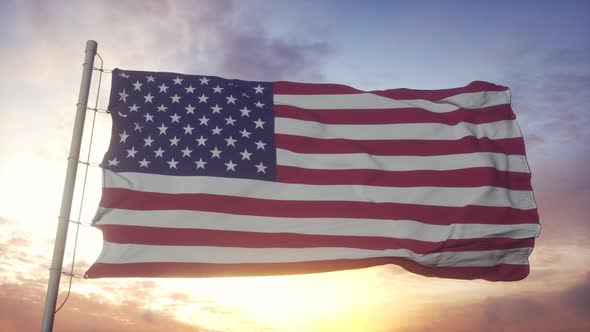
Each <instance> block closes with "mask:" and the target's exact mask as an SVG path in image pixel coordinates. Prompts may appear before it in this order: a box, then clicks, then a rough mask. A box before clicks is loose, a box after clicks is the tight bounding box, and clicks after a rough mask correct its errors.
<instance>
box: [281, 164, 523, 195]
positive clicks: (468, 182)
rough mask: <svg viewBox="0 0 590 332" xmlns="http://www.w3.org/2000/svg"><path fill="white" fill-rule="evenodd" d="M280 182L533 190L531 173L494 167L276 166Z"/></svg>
mask: <svg viewBox="0 0 590 332" xmlns="http://www.w3.org/2000/svg"><path fill="white" fill-rule="evenodd" d="M277 181H279V182H285V183H302V184H316V185H339V184H349V185H368V186H383V187H481V186H492V187H501V188H507V189H511V190H532V188H531V175H530V173H517V172H505V171H499V170H497V169H495V168H492V167H477V168H463V169H456V170H448V171H432V170H425V171H382V170H374V169H342V170H332V169H330V170H326V169H309V168H299V167H293V166H282V165H278V166H277Z"/></svg>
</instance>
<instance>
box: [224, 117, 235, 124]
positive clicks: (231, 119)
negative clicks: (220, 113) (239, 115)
mask: <svg viewBox="0 0 590 332" xmlns="http://www.w3.org/2000/svg"><path fill="white" fill-rule="evenodd" d="M234 122H236V120H234V119H233V118H232V117H231V116H230V117H228V118H225V124H227V125H231V126H233V125H234Z"/></svg>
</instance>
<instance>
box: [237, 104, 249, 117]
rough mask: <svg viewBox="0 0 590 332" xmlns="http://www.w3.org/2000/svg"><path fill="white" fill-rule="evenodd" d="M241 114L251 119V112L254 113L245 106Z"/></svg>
mask: <svg viewBox="0 0 590 332" xmlns="http://www.w3.org/2000/svg"><path fill="white" fill-rule="evenodd" d="M240 112H242V116H247V117H250V112H252V111H251V110H249V109H247V108H246V106H244V108H243V109H241V110H240Z"/></svg>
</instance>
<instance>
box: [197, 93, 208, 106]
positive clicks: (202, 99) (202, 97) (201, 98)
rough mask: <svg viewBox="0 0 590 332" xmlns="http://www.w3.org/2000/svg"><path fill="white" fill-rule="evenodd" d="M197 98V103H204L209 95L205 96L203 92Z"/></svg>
mask: <svg viewBox="0 0 590 332" xmlns="http://www.w3.org/2000/svg"><path fill="white" fill-rule="evenodd" d="M198 98H199V103H205V104H206V103H207V99H209V97H207V96H205V94H204V93H203V94H201V96H200V97H198Z"/></svg>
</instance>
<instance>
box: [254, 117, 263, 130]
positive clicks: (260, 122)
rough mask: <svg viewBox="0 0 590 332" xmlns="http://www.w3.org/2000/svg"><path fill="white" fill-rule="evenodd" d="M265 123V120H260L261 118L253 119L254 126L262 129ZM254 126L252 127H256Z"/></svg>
mask: <svg viewBox="0 0 590 332" xmlns="http://www.w3.org/2000/svg"><path fill="white" fill-rule="evenodd" d="M265 123H266V122H264V121H262V119H260V118H258V120H257V121H254V124H255V125H256V128H261V129H264V124H265ZM256 128H254V129H256Z"/></svg>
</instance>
